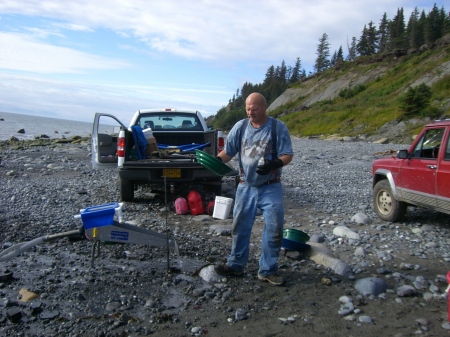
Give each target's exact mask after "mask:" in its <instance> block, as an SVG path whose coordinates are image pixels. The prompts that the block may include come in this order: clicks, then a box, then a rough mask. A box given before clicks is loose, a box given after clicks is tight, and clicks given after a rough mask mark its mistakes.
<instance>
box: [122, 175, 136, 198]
mask: <svg viewBox="0 0 450 337" xmlns="http://www.w3.org/2000/svg"><path fill="white" fill-rule="evenodd" d="M133 199H134V183H133V181H131V180H124V179H120V201H133Z"/></svg>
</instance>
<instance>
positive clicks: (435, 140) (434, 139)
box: [412, 128, 445, 159]
mask: <svg viewBox="0 0 450 337" xmlns="http://www.w3.org/2000/svg"><path fill="white" fill-rule="evenodd" d="M444 131H445V129H443V128H442V129H431V130H427V131H426V132H425V133H424V134H423V135H422V137H421V139H420V140H419V142H418V143H417V145H416V146H415V148H414V151H413V152H412V158H425V159H427V158H428V159H432V158H437V155H438V153H439V147H440V145H441V141H442V136H443V135H444Z"/></svg>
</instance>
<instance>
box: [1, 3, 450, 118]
mask: <svg viewBox="0 0 450 337" xmlns="http://www.w3.org/2000/svg"><path fill="white" fill-rule="evenodd" d="M434 4H436V5H437V6H438V8H442V7H443V6H444V1H443V0H442V1H440V2H439V1H435V0H433V1H421V0H417V1H411V0H345V1H336V0H315V1H305V0H196V1H192V0H127V1H125V0H95V1H92V0H64V1H63V0H0V111H3V112H11V113H20V114H28V115H36V116H44V117H55V118H62V119H69V120H78V121H85V122H91V121H92V120H93V116H94V114H95V113H96V112H101V113H108V114H112V115H115V116H117V117H118V118H119V119H121V120H122V122H124V123H125V124H128V122H129V120H130V119H131V116H132V115H133V113H134V112H135V111H136V110H139V109H146V108H149V109H150V108H177V109H183V108H189V109H196V110H199V111H201V112H202V114H203V116H204V117H207V116H209V115H214V114H216V113H217V111H218V110H219V109H220V108H222V107H224V106H226V105H227V104H228V102H229V100H230V99H231V98H232V97H233V95H234V94H235V93H236V91H237V90H238V89H240V88H241V87H242V85H243V84H244V83H245V82H250V83H253V84H258V83H262V82H263V80H264V77H265V74H266V72H267V69H268V68H269V67H270V66H272V65H273V66H275V67H276V66H279V65H281V63H282V61H285V63H286V65H287V66H292V67H293V66H294V65H295V60H296V59H297V58H298V57H299V58H300V60H301V65H302V69H305V71H306V73H309V72H313V66H314V62H315V59H316V57H317V54H316V52H317V45H318V43H319V39H320V38H321V37H322V36H323V34H324V33H326V34H327V35H328V42H329V43H330V53H331V54H333V53H334V51H336V50H338V49H339V47H340V46H342V48H343V51H344V57H345V56H346V55H347V50H348V48H347V46H348V44H349V43H350V41H351V39H352V37H356V38H357V39H359V38H360V36H361V32H362V30H363V28H364V25H367V24H368V23H369V22H371V21H372V22H373V23H374V24H375V25H376V26H377V27H378V24H379V22H380V20H381V18H382V17H383V14H384V13H386V15H387V18H388V19H393V17H394V16H395V15H396V14H397V10H398V9H399V8H403V10H404V16H405V21H406V22H407V20H408V19H409V16H410V14H411V12H412V11H413V10H414V8H415V7H417V8H418V9H419V10H420V11H422V10H424V11H425V12H426V13H427V14H428V12H429V11H430V10H431V9H432V8H433V5H434ZM444 8H445V9H446V10H447V11H448V10H450V8H446V7H445V6H444ZM406 22H405V23H406Z"/></svg>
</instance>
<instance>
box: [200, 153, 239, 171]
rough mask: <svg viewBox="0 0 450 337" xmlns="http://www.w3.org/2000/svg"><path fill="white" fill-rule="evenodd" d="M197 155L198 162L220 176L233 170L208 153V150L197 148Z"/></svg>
mask: <svg viewBox="0 0 450 337" xmlns="http://www.w3.org/2000/svg"><path fill="white" fill-rule="evenodd" d="M195 155H196V157H197V162H199V163H200V164H201V165H202V166H203V167H205V168H206V169H208V170H210V171H211V172H213V173H215V174H217V175H218V176H224V175H226V174H228V173H230V172H231V171H233V169H232V168H231V167H229V166H228V165H225V164H224V163H222V162H221V161H220V160H219V159H217V158H216V157H213V156H211V155H210V154H207V153H206V152H203V151H201V150H195Z"/></svg>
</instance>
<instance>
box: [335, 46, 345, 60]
mask: <svg viewBox="0 0 450 337" xmlns="http://www.w3.org/2000/svg"><path fill="white" fill-rule="evenodd" d="M336 61H337V62H338V63H339V62H344V52H343V51H342V46H339V49H338V52H337V58H336Z"/></svg>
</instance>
